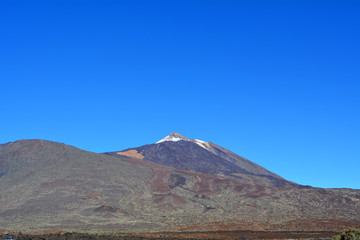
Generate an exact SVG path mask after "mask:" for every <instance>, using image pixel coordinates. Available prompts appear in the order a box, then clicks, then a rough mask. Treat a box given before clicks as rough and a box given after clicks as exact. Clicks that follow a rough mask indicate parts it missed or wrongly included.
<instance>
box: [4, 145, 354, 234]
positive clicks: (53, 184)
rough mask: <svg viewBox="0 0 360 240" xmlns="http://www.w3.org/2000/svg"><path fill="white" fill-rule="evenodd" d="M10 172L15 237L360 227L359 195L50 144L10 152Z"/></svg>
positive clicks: (9, 213) (8, 198)
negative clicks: (50, 232)
mask: <svg viewBox="0 0 360 240" xmlns="http://www.w3.org/2000/svg"><path fill="white" fill-rule="evenodd" d="M0 166H1V169H0V170H1V171H3V172H5V173H6V174H5V175H4V176H2V177H1V178H0V189H1V191H0V226H1V227H2V228H3V229H7V230H8V231H22V232H26V231H39V230H54V231H55V230H59V229H60V230H65V231H69V230H71V231H90V232H91V231H94V232H97V231H130V232H131V231H209V230H239V229H248V230H328V229H332V230H343V229H344V228H348V227H360V212H359V211H358V209H360V191H359V190H351V189H317V188H306V189H305V188H304V189H302V188H297V187H275V186H266V185H261V184H254V183H251V182H247V181H244V180H243V179H240V180H239V179H234V178H228V177H225V176H219V175H212V174H205V173H199V172H195V171H189V170H177V169H174V168H170V167H165V166H161V165H158V164H155V163H152V162H149V161H146V160H143V159H140V158H129V157H122V156H117V157H113V156H109V155H105V154H97V153H92V152H87V151H83V150H81V149H78V148H75V147H71V146H67V145H65V144H60V143H55V142H49V141H42V140H22V141H17V142H14V143H10V144H8V145H7V146H5V147H3V148H2V149H1V150H0ZM247 176H249V177H250V176H253V175H247ZM253 177H258V176H253Z"/></svg>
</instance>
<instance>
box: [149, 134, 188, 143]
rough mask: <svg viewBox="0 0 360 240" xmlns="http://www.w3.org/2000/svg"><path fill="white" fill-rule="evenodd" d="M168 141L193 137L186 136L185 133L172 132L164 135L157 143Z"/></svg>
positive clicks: (186, 139) (185, 139)
mask: <svg viewBox="0 0 360 240" xmlns="http://www.w3.org/2000/svg"><path fill="white" fill-rule="evenodd" d="M166 141H170V142H177V141H191V139H189V138H187V137H184V136H183V135H181V134H179V133H170V134H169V135H168V136H166V137H164V138H163V139H161V140H160V141H158V142H156V143H162V142H166Z"/></svg>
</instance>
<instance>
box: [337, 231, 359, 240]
mask: <svg viewBox="0 0 360 240" xmlns="http://www.w3.org/2000/svg"><path fill="white" fill-rule="evenodd" d="M333 239H334V240H360V230H356V229H349V230H347V231H345V232H343V233H342V234H341V235H337V236H334V237H333Z"/></svg>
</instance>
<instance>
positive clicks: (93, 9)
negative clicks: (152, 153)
mask: <svg viewBox="0 0 360 240" xmlns="http://www.w3.org/2000/svg"><path fill="white" fill-rule="evenodd" d="M359 11H360V1H357V0H356V1H355V0H354V1H346V0H345V1H344V0H338V1H331V0H327V1H316V0H298V1H297V0H292V1H288V0H286V1H285V0H284V1H280V0H279V1H271V0H266V1H265V0H264V1H258V0H236V1H228V0H218V1H211V0H208V1H205V0H193V1H190V0H188V1H187V0H181V1H180V0H171V1H168V0H164V1H160V0H150V1H149V0H144V1H137V0H127V1H121V0H118V1H110V0H98V1H92V0H86V1H77V0H71V1H70V0H62V1H57V0H51V1H49V0H43V1H33V0H23V1H18V0H2V1H1V3H0V30H1V32H0V33H1V38H0V44H1V45H0V46H1V53H0V81H1V85H0V86H1V87H0V104H1V105H0V106H1V118H0V143H5V142H9V141H15V140H19V139H33V138H40V139H46V140H52V141H58V142H63V143H67V144H69V145H73V146H76V147H79V148H82V149H85V150H89V151H95V152H105V151H115V150H122V149H124V148H128V147H135V146H140V145H144V144H149V143H153V142H156V141H158V140H159V139H161V138H163V137H165V136H166V135H168V134H169V133H170V132H179V133H181V134H183V135H185V136H187V137H190V138H199V139H203V140H205V141H212V142H214V143H217V144H219V145H221V146H223V147H226V148H228V149H230V150H232V151H233V152H235V153H237V154H239V155H242V156H244V157H246V158H248V159H250V160H252V161H254V162H256V163H258V164H260V165H262V166H264V167H266V168H268V169H269V170H271V171H273V172H275V173H277V174H279V175H281V176H282V177H284V178H286V179H289V180H292V181H295V182H297V183H300V184H308V185H312V186H319V187H349V188H358V189H360V179H359V169H360V14H359Z"/></svg>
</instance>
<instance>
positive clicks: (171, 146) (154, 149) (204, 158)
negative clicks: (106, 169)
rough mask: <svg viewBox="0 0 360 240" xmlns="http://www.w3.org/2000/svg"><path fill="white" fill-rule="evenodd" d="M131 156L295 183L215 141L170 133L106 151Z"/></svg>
mask: <svg viewBox="0 0 360 240" xmlns="http://www.w3.org/2000/svg"><path fill="white" fill-rule="evenodd" d="M106 154H108V155H112V156H128V157H136V158H139V159H144V160H147V161H150V162H154V163H157V164H161V165H164V166H169V167H173V168H176V169H184V170H194V171H197V172H202V173H208V174H221V175H226V176H229V177H234V178H238V179H243V180H244V181H251V182H252V183H261V184H265V185H276V186H283V187H284V186H294V185H296V184H294V183H292V182H289V181H287V180H285V179H283V178H281V177H280V176H278V175H276V174H275V173H272V172H270V171H268V170H266V169H265V168H263V167H261V166H259V165H257V164H255V163H253V162H251V161H249V160H247V159H245V158H243V157H241V156H239V155H237V154H235V153H233V152H231V151H229V150H227V149H225V148H222V147H220V146H218V145H216V144H214V143H211V142H205V141H202V140H198V139H195V140H193V139H190V138H187V137H184V136H183V135H181V134H179V133H171V134H170V135H168V136H166V137H165V138H163V139H161V140H160V141H158V142H157V143H155V144H149V145H144V146H141V147H136V148H129V149H126V150H123V151H117V152H110V153H106Z"/></svg>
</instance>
